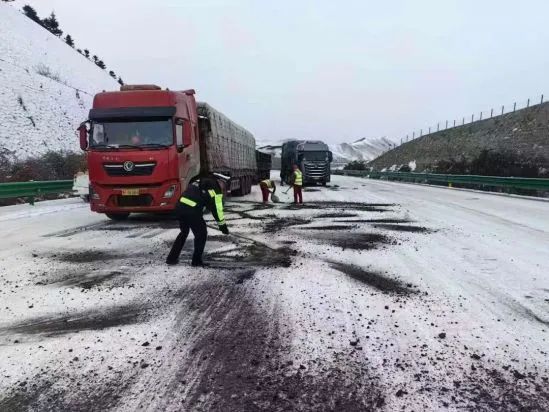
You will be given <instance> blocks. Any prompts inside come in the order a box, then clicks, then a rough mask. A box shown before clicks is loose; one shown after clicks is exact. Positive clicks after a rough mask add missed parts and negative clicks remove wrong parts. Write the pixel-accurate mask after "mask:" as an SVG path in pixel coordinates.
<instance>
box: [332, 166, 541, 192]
mask: <svg viewBox="0 0 549 412" xmlns="http://www.w3.org/2000/svg"><path fill="white" fill-rule="evenodd" d="M336 174H342V175H348V176H363V177H369V178H371V179H382V178H386V179H387V180H400V181H406V182H412V183H427V184H429V183H438V184H441V183H442V184H446V185H448V186H452V185H453V184H461V185H475V186H486V187H507V188H514V189H530V190H539V191H549V179H540V178H526V177H498V176H479V175H450V174H435V173H413V172H370V171H368V170H337V171H336Z"/></svg>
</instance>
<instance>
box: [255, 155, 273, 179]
mask: <svg viewBox="0 0 549 412" xmlns="http://www.w3.org/2000/svg"><path fill="white" fill-rule="evenodd" d="M255 159H256V162H257V177H258V180H264V179H270V177H271V168H272V165H273V159H272V156H271V155H270V154H269V153H265V152H261V151H259V150H256V151H255ZM256 183H258V182H256Z"/></svg>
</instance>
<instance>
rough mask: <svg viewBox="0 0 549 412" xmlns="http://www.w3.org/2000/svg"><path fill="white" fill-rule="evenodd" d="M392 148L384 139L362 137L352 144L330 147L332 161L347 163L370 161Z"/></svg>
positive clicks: (391, 144) (388, 141)
mask: <svg viewBox="0 0 549 412" xmlns="http://www.w3.org/2000/svg"><path fill="white" fill-rule="evenodd" d="M393 146H394V143H393V142H392V141H390V140H389V139H387V138H386V137H370V138H367V137H363V138H362V139H358V140H356V141H354V142H352V143H339V144H335V145H330V148H331V149H332V153H333V154H334V161H335V162H337V163H347V162H349V161H352V160H364V161H370V160H372V159H375V158H376V157H378V156H379V155H381V154H382V153H384V152H386V151H387V150H389V149H390V148H391V147H393Z"/></svg>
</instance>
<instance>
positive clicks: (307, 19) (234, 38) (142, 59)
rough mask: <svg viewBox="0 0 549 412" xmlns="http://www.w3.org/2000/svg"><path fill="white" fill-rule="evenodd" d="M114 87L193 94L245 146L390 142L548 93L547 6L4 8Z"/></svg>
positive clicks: (205, 3) (108, 2)
mask: <svg viewBox="0 0 549 412" xmlns="http://www.w3.org/2000/svg"><path fill="white" fill-rule="evenodd" d="M24 3H28V4H31V5H32V6H34V7H35V8H36V9H37V10H38V12H39V14H40V15H41V16H44V15H46V14H49V12H51V10H55V12H56V14H57V16H58V18H59V21H60V23H61V27H62V29H64V30H65V32H66V33H70V34H71V35H72V36H73V37H74V39H75V40H76V42H77V46H78V47H86V48H89V49H90V50H91V51H92V52H94V53H97V54H98V55H99V56H100V57H101V58H103V59H104V61H105V63H106V64H107V66H108V67H109V68H111V69H113V70H114V71H116V72H117V73H119V74H121V75H122V77H123V78H124V80H125V81H126V82H127V83H141V82H146V83H157V84H159V85H161V86H163V87H169V88H171V89H177V88H181V89H184V88H195V89H196V90H197V96H198V98H199V99H200V100H205V101H208V102H209V103H210V104H212V105H213V106H214V107H216V108H218V109H219V110H221V111H223V112H224V113H226V114H227V115H228V116H229V117H231V118H232V119H233V120H235V121H237V122H238V123H240V124H242V125H243V126H245V127H247V128H248V129H250V131H252V132H253V133H254V134H255V135H256V138H257V139H259V140H279V139H286V138H295V137H299V138H320V139H324V140H326V141H329V142H341V141H350V140H354V139H358V138H360V137H367V136H388V137H390V138H393V139H395V140H399V139H400V138H401V137H402V136H405V135H406V134H407V133H409V132H410V133H411V131H412V130H414V129H415V130H418V131H419V129H420V128H423V129H424V130H426V129H427V127H428V126H430V125H435V126H436V122H437V121H441V122H442V121H444V120H446V119H450V120H451V121H452V120H453V119H454V118H458V119H459V120H460V121H461V117H462V116H468V118H469V119H470V116H471V113H473V112H475V113H476V115H475V116H478V114H479V112H480V111H481V110H483V111H485V112H486V111H489V110H490V108H491V107H499V108H501V105H502V104H505V105H511V104H512V103H513V101H515V100H518V101H519V104H521V105H522V104H524V103H525V101H526V98H528V97H532V98H533V99H535V100H536V101H537V100H538V99H539V96H540V94H541V93H544V92H545V93H546V94H549V87H548V81H549V74H548V73H549V70H548V69H549V53H547V50H546V49H547V44H549V24H548V23H547V16H549V2H548V1H547V0H524V1H522V2H518V1H516V0H513V1H509V0H484V1H479V0H415V1H414V0H409V1H406V0H393V1H383V2H382V1H366V0H362V1H360V0H356V1H339V2H336V1H318V0H317V1H299V0H293V1H292V0H277V1H260V0H257V1H247V0H232V1H228V0H227V1H219V0H155V1H151V0H131V1H130V0H93V1H86V2H82V1H76V0H27V1H26V2H22V1H21V0H18V5H19V6H20V5H21V4H24Z"/></svg>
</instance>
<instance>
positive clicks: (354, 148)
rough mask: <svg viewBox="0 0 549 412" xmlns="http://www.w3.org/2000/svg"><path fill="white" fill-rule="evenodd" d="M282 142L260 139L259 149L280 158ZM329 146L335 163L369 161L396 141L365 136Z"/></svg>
mask: <svg viewBox="0 0 549 412" xmlns="http://www.w3.org/2000/svg"><path fill="white" fill-rule="evenodd" d="M282 143H283V141H280V142H272V141H259V142H258V144H257V146H258V149H259V150H261V151H263V152H266V153H270V154H271V155H273V156H274V157H275V158H279V157H280V154H281V152H282ZM329 146H330V150H331V151H332V153H333V154H334V163H336V164H345V163H348V162H350V161H353V160H365V161H369V160H372V159H375V158H376V157H378V156H379V155H381V154H382V153H384V152H386V151H387V150H389V148H391V147H392V146H394V143H393V142H391V141H390V140H389V139H387V138H386V137H375V138H367V137H363V138H362V139H358V140H356V141H354V142H352V143H337V144H329Z"/></svg>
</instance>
